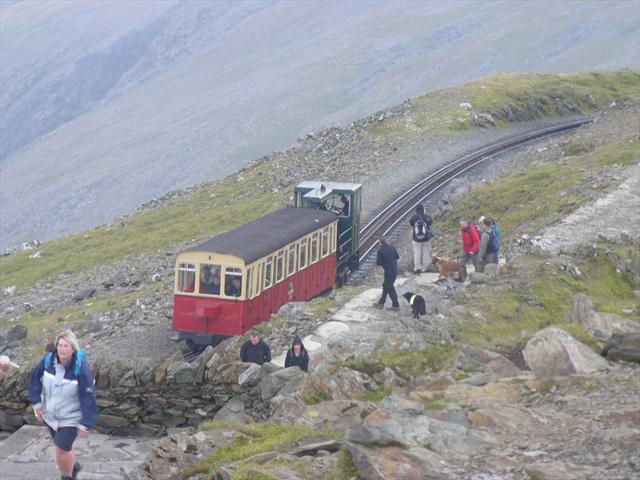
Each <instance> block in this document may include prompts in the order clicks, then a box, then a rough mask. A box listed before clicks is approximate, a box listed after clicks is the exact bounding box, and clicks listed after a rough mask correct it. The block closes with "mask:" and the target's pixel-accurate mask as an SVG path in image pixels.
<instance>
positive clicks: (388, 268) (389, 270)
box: [373, 237, 400, 310]
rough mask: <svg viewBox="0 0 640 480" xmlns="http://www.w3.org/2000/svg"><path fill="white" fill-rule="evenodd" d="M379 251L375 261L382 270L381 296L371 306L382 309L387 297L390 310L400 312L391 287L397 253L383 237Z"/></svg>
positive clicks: (394, 290)
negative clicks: (389, 299)
mask: <svg viewBox="0 0 640 480" xmlns="http://www.w3.org/2000/svg"><path fill="white" fill-rule="evenodd" d="M379 241H380V249H379V250H378V257H377V259H376V265H378V266H380V267H382V268H383V269H384V281H383V282H382V296H381V297H380V300H379V301H378V302H376V303H374V304H373V306H374V307H375V308H383V307H384V303H385V302H386V301H387V295H389V297H391V308H390V309H391V310H400V304H399V303H398V294H397V293H396V289H395V288H394V286H393V283H394V282H395V281H396V277H397V275H398V259H399V258H400V255H398V251H397V250H396V248H395V247H394V246H393V245H389V244H388V243H387V239H386V238H385V237H380V240H379Z"/></svg>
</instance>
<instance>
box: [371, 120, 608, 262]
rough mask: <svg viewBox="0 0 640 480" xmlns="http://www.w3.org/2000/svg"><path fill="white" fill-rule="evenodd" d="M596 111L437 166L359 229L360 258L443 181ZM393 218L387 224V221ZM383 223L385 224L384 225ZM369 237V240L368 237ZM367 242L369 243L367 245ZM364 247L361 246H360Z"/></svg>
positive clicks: (575, 123) (567, 128)
mask: <svg viewBox="0 0 640 480" xmlns="http://www.w3.org/2000/svg"><path fill="white" fill-rule="evenodd" d="M598 117H599V115H596V116H594V117H588V118H583V119H580V120H574V121H571V122H567V123H562V124H559V125H554V126H551V127H545V128H542V129H538V130H534V131H531V132H527V133H524V134H522V135H518V136H515V137H511V138H507V139H505V140H501V141H498V142H496V143H493V144H490V145H487V146H485V147H482V148H480V149H478V150H476V151H474V152H471V153H468V154H466V155H464V156H462V157H460V158H458V159H457V160H454V161H453V162H451V163H449V164H447V165H445V166H443V167H441V168H440V169H438V170H436V171H435V172H433V173H431V174H430V175H427V176H426V177H425V178H423V179H422V180H420V181H419V182H418V183H416V184H415V185H413V186H412V187H410V188H409V189H407V190H406V191H405V192H403V193H402V194H401V195H400V196H398V198H396V199H395V200H393V201H392V202H391V203H389V204H388V205H387V206H386V207H384V208H383V209H382V210H381V211H380V212H378V213H377V214H376V215H375V216H374V217H373V218H372V219H371V220H370V221H369V222H368V223H367V224H366V225H365V226H364V227H362V229H361V230H360V239H361V245H362V247H361V248H360V250H361V253H360V261H361V262H362V261H364V259H365V258H366V257H367V256H368V255H369V254H370V253H371V251H372V250H373V249H374V248H375V247H376V246H377V242H376V237H378V236H379V235H381V234H382V235H387V234H388V233H389V232H390V231H391V230H393V229H394V228H395V227H396V226H397V225H398V224H399V223H400V222H401V221H402V220H403V219H404V218H405V217H406V216H407V215H408V214H409V213H411V211H412V210H413V209H414V208H415V207H416V206H417V205H418V204H420V203H422V202H423V201H424V200H426V199H427V198H428V197H429V196H431V195H432V194H433V193H435V192H436V191H438V190H439V189H440V188H442V187H444V186H445V185H447V184H448V183H449V182H451V181H452V180H453V179H454V178H456V177H458V176H460V175H462V174H463V173H465V172H467V171H468V170H470V169H471V168H473V167H475V166H476V165H478V164H480V163H482V162H484V161H486V160H489V159H491V158H493V157H495V156H497V155H500V154H502V153H505V152H507V151H509V150H512V149H514V148H517V147H521V146H523V145H526V144H527V143H529V142H532V141H535V140H539V139H541V138H546V137H550V136H553V135H557V134H561V133H565V132H568V131H571V130H575V129H577V128H579V127H581V126H582V125H586V124H588V123H592V122H594V121H595V120H596V119H597V118H598ZM393 219H395V220H394V221H393V222H392V223H391V225H389V226H387V224H388V223H389V222H390V221H391V220H393ZM385 227H386V228H385ZM372 240H373V241H372ZM369 243H370V245H368V244H369ZM363 247H364V250H363Z"/></svg>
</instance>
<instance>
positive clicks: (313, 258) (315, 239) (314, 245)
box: [311, 232, 320, 263]
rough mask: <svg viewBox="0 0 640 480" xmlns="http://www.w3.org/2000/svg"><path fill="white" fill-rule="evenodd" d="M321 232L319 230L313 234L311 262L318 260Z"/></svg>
mask: <svg viewBox="0 0 640 480" xmlns="http://www.w3.org/2000/svg"><path fill="white" fill-rule="evenodd" d="M319 237H320V234H319V233H318V232H316V233H314V234H313V235H311V263H314V262H315V261H317V260H318V239H319Z"/></svg>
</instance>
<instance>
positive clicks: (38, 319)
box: [2, 286, 157, 340]
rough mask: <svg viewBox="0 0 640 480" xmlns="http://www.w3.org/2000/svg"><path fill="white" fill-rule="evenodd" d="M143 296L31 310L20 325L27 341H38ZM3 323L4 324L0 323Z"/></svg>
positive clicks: (135, 294) (134, 294) (103, 298)
mask: <svg viewBox="0 0 640 480" xmlns="http://www.w3.org/2000/svg"><path fill="white" fill-rule="evenodd" d="M149 288H157V287H155V286H150V287H149ZM143 294H144V292H141V291H135V292H128V293H123V294H119V295H103V296H99V297H95V298H90V299H87V300H85V301H83V302H81V303H79V304H77V305H68V306H66V307H64V308H62V309H60V310H57V311H55V312H53V313H43V312H41V311H38V310H32V311H31V312H29V313H27V314H25V315H23V316H22V317H20V324H21V325H24V326H25V327H27V329H28V333H27V339H28V340H35V339H40V338H43V337H46V336H48V335H49V336H52V335H55V334H57V333H59V331H61V330H62V328H63V327H64V326H65V325H68V324H71V323H74V322H78V321H81V320H84V319H85V318H86V315H87V314H88V313H96V314H100V313H105V312H108V311H111V310H119V309H122V308H124V307H125V306H127V305H128V304H130V303H132V302H134V301H135V300H136V299H137V298H139V297H140V296H141V295H143ZM4 323H6V322H2V324H4Z"/></svg>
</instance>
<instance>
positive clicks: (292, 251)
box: [287, 243, 296, 276]
mask: <svg viewBox="0 0 640 480" xmlns="http://www.w3.org/2000/svg"><path fill="white" fill-rule="evenodd" d="M295 271H296V244H295V243H294V244H293V245H289V267H288V268H287V276H290V275H293V274H294V273H295Z"/></svg>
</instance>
